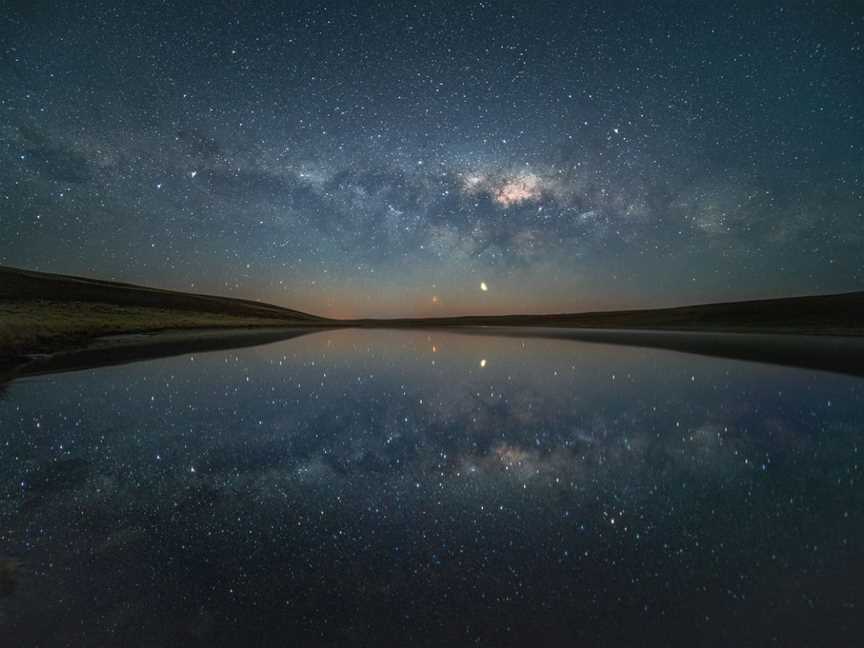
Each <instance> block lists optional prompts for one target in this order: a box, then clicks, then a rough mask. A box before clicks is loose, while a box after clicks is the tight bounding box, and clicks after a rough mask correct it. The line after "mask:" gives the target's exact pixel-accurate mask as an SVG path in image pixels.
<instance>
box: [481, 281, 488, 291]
mask: <svg viewBox="0 0 864 648" xmlns="http://www.w3.org/2000/svg"><path fill="white" fill-rule="evenodd" d="M480 290H482V291H483V292H486V291H487V290H489V286H487V285H486V282H485V281H481V282H480Z"/></svg>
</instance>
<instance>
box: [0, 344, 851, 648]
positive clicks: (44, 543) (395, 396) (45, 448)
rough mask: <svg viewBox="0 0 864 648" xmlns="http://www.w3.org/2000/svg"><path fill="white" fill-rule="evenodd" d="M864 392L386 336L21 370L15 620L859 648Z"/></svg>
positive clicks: (6, 604)
mask: <svg viewBox="0 0 864 648" xmlns="http://www.w3.org/2000/svg"><path fill="white" fill-rule="evenodd" d="M61 387H62V388H61ZM862 397H864V382H862V381H861V380H860V379H858V378H852V377H845V376H833V375H830V374H821V373H817V372H808V371H804V370H798V369H788V368H781V367H774V366H768V365H757V364H748V363H741V362H736V361H723V360H717V359H707V358H701V357H696V356H688V355H681V354H676V353H670V352H667V351H659V350H646V349H637V348H627V347H613V346H605V345H599V344H584V343H580V342H574V341H565V340H548V339H519V338H492V337H481V336H466V335H458V334H448V333H427V332H393V331H389V332H387V331H338V332H324V333H317V334H312V335H308V336H304V337H301V338H297V339H294V340H288V341H285V342H281V343H276V344H271V345H268V346H263V347H256V348H250V349H242V350H236V351H227V352H225V351H218V352H213V353H207V354H201V355H194V356H182V357H176V358H171V359H164V360H158V361H151V362H146V363H139V364H134V365H129V366H125V367H113V368H105V369H99V370H91V371H82V372H77V373H72V374H64V375H56V376H46V377H39V378H31V379H26V380H22V381H19V382H16V383H13V384H12V385H11V386H10V387H9V389H8V392H7V394H6V395H5V397H4V398H3V399H2V400H0V424H2V429H3V431H4V435H5V438H4V443H3V444H2V445H0V466H2V471H3V474H4V477H5V478H4V480H3V491H2V499H0V506H2V508H0V520H2V527H0V532H2V541H3V545H4V546H6V547H9V549H8V553H9V554H10V555H11V556H13V557H14V558H15V559H16V560H17V561H18V563H19V565H18V567H17V570H16V571H17V573H18V585H17V587H16V589H15V592H14V593H13V594H12V595H11V596H8V597H5V598H2V599H0V606H2V607H0V610H2V614H3V619H4V622H5V623H7V624H9V627H10V628H11V633H12V634H11V636H13V637H14V638H15V639H16V640H19V641H20V642H22V643H20V645H30V644H34V643H39V644H40V645H60V644H61V643H63V642H65V643H69V642H71V643H76V642H78V641H80V642H85V639H86V640H89V641H93V642H95V643H107V644H112V643H113V644H117V645H120V644H123V642H124V641H126V642H128V643H129V645H136V644H135V642H136V641H139V642H143V643H146V642H147V641H150V642H154V643H157V644H158V643H165V642H170V641H172V640H175V639H176V638H178V637H180V638H182V639H183V640H184V641H185V645H202V646H203V645H207V646H212V645H236V644H237V642H239V641H240V640H241V638H247V639H248V637H249V636H255V637H258V640H259V642H260V643H261V644H263V645H282V643H283V642H284V639H285V637H286V636H291V637H294V638H296V639H297V640H298V641H300V642H301V643H302V642H305V643H306V645H310V644H311V645H315V644H319V643H320V644H324V645H330V644H336V643H339V642H349V643H350V642H357V641H360V640H361V639H360V638H362V641H363V642H369V645H371V644H372V643H374V644H377V645H390V644H392V645H407V644H425V643H428V644H436V643H440V642H441V641H442V640H444V639H445V638H450V639H456V640H459V641H464V642H466V643H467V642H469V641H472V640H480V641H481V642H487V643H490V644H491V645H508V644H511V643H512V644H517V645H518V644H524V643H525V642H526V641H528V640H529V639H531V640H535V641H536V640H538V639H539V640H545V641H548V642H551V643H563V642H567V641H576V640H580V639H581V640H586V641H591V642H602V643H604V644H605V645H610V644H616V643H631V644H632V642H633V641H636V640H641V639H643V638H644V637H648V638H651V639H654V640H657V641H661V640H662V641H666V640H672V641H673V643H675V642H678V641H685V640H686V641H691V640H693V641H702V642H703V643H704V644H706V645H713V644H717V645H723V644H728V642H730V641H734V640H736V639H740V638H741V635H740V634H739V633H740V632H741V631H742V630H741V629H742V628H747V633H748V634H747V637H748V638H750V639H754V638H755V639H758V641H760V642H763V641H764V642H767V641H769V640H771V639H775V640H776V641H778V642H779V645H788V643H787V642H786V641H785V640H787V639H789V638H790V637H793V638H804V639H808V640H811V639H812V640H815V638H817V637H823V638H824V637H825V636H828V635H830V634H831V633H837V636H843V635H844V633H849V632H853V631H855V630H860V629H861V628H860V621H859V620H858V619H859V614H858V611H857V609H856V605H857V603H858V602H859V601H860V600H861V595H862V592H861V585H860V582H859V581H858V580H857V579H855V578H853V574H855V573H856V569H857V573H860V569H861V568H862V567H864V564H862V558H861V554H860V552H859V551H858V550H857V548H856V545H857V541H856V539H857V538H860V537H861V533H862V530H864V516H862V513H861V511H862V510H864V506H862V505H864V497H862V493H861V489H860V487H858V485H857V480H858V479H859V478H860V477H859V476H860V473H861V470H860V458H859V457H860V454H859V445H860V424H858V423H856V419H858V418H860V417H859V413H860V409H861V405H862ZM610 610H614V611H615V612H614V614H611V613H610ZM637 630H638V632H637ZM250 633H251V634H250ZM825 633H828V635H826V634H825ZM59 637H63V641H62V642H61V641H60V640H59V639H58V638H59Z"/></svg>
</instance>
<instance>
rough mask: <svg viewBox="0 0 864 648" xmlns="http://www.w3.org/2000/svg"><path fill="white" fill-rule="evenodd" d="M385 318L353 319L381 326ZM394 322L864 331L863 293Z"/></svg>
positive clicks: (393, 322)
mask: <svg viewBox="0 0 864 648" xmlns="http://www.w3.org/2000/svg"><path fill="white" fill-rule="evenodd" d="M384 322H385V320H354V321H353V323H354V324H355V325H359V326H367V325H368V326H381V325H382V324H383V323H384ZM386 322H388V323H389V324H390V325H391V326H558V327H574V328H610V329H628V328H638V329H670V330H691V331H692V330H704V331H712V330H724V331H739V330H740V331H748V332H759V331H765V332H780V333H783V332H790V333H822V334H837V335H862V334H864V291H862V292H851V293H843V294H839V295H814V296H809V297H784V298H779V299H759V300H753V301H741V302H728V303H719V304H702V305H697V306H681V307H675V308H655V309H645V310H619V311H597V312H589V313H560V314H553V315H498V316H466V317H442V318H425V319H396V320H386Z"/></svg>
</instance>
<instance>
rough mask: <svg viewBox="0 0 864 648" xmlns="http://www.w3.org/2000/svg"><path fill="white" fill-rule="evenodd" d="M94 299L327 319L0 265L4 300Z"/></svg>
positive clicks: (267, 306)
mask: <svg viewBox="0 0 864 648" xmlns="http://www.w3.org/2000/svg"><path fill="white" fill-rule="evenodd" d="M3 299H9V300H16V301H34V300H45V301H52V302H93V303H104V304H113V305H119V306H135V307H148V308H162V309H170V310H177V311H194V312H196V313H217V314H219V315H230V316H235V317H263V318H271V319H286V320H293V321H309V322H319V321H326V320H324V318H321V317H316V316H315V315H310V314H308V313H303V312H300V311H296V310H291V309H289V308H282V307H280V306H273V305H272V304H265V303H261V302H256V301H251V300H247V299H233V298H229V297H215V296H212V295H198V294H193V293H184V292H178V291H173V290H161V289H158V288H147V287H145V286H136V285H133V284H125V283H118V282H114V281H101V280H98V279H87V278H84V277H74V276H69V275H61V274H50V273H45V272H34V271H32V270H21V269H18V268H10V267H8V266H0V300H3Z"/></svg>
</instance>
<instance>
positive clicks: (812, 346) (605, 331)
mask: <svg viewBox="0 0 864 648" xmlns="http://www.w3.org/2000/svg"><path fill="white" fill-rule="evenodd" d="M352 328H353V329H360V330H373V329H375V330H393V331H412V330H413V331H421V330H426V331H438V332H446V333H456V334H463V335H473V336H494V337H516V338H535V339H553V340H562V341H566V340H570V341H575V342H582V343H589V344H592V343H593V344H610V345H620V346H631V347H641V348H652V349H663V350H667V351H673V352H682V353H691V354H696V355H702V356H709V357H716V358H726V359H732V360H741V361H751V362H761V363H767V364H775V365H782V366H789V367H799V368H803V369H811V370H820V371H830V372H834V373H844V374H848V375H855V376H864V336H861V335H848V334H847V335H837V334H830V333H825V332H820V333H812V332H799V331H790V330H788V329H786V330H783V332H778V331H765V330H741V329H738V330H719V329H718V330H706V329H681V328H679V329H645V328H598V327H565V326H528V325H523V326H487V325H473V326H457V325H450V326H440V325H439V326H435V325H427V326H423V325H420V324H419V323H418V324H411V325H405V324H403V325H401V326H399V325H388V324H385V323H383V322H382V323H381V324H377V323H376V324H375V325H371V324H370V323H368V322H366V323H364V324H363V325H360V326H358V325H355V324H351V323H345V324H342V323H340V324H326V325H320V324H319V325H317V326H316V325H304V324H301V325H285V326H261V327H250V326H245V327H229V326H225V327H221V326H220V327H202V328H186V329H164V330H158V331H130V332H124V333H112V334H109V335H101V336H95V337H92V338H88V339H86V340H83V341H82V340H78V342H77V343H75V344H69V345H61V346H58V347H55V348H53V349H52V350H51V351H50V352H32V353H28V354H21V355H19V356H17V357H8V356H7V359H6V361H5V362H0V384H3V383H7V382H10V381H12V380H14V379H16V378H23V377H27V376H37V375H45V374H53V373H63V372H66V371H77V370H83V369H91V368H97V367H105V366H113V365H121V364H128V363H132V362H139V361H144V360H151V359H157V358H163V357H171V356H177V355H185V354H189V353H204V352H208V351H220V350H229V349H235V348H236V349H239V348H244V347H250V346H258V345H263V344H269V343H273V342H279V341H283V340H289V339H292V338H296V337H301V336H303V335H310V334H314V333H320V332H324V331H333V330H341V329H352Z"/></svg>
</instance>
